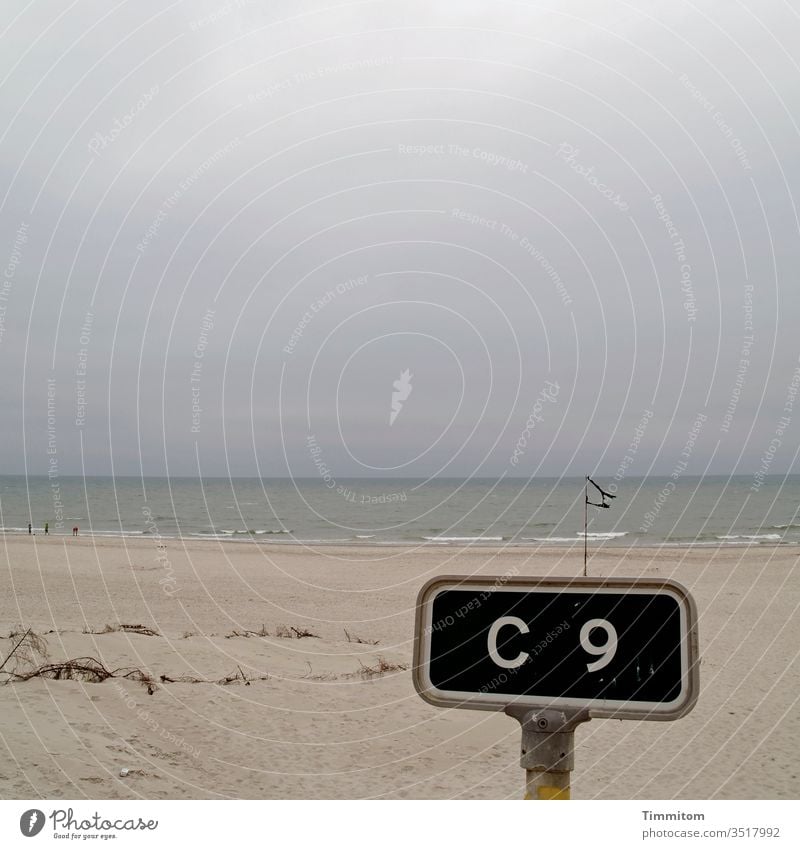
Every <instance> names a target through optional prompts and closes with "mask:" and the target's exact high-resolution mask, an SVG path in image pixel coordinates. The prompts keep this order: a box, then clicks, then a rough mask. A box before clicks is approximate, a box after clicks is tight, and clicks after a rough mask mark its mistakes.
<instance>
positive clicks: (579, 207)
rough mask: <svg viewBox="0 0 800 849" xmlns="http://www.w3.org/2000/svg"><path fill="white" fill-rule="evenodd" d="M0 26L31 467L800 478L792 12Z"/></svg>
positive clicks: (472, 14)
mask: <svg viewBox="0 0 800 849" xmlns="http://www.w3.org/2000/svg"><path fill="white" fill-rule="evenodd" d="M3 10H4V11H3V15H4V19H3V21H2V38H1V39H0V47H1V48H2V49H0V109H1V114H2V115H3V116H4V121H3V122H2V127H0V162H1V164H2V171H1V172H0V203H1V204H2V206H1V207H0V216H1V218H0V220H1V222H2V231H1V233H2V244H0V262H2V264H3V273H2V279H0V322H2V323H0V362H1V363H2V375H3V415H2V418H1V419H0V428H1V429H2V433H0V461H1V464H0V468H2V471H3V472H6V473H24V472H26V471H27V472H28V473H43V472H46V471H47V470H48V468H49V464H50V461H51V459H53V458H55V459H57V461H58V467H59V471H60V473H62V474H65V473H80V472H81V471H82V470H83V471H85V472H86V473H89V474H111V473H114V474H138V473H139V472H140V471H143V472H144V473H146V474H166V473H169V474H174V475H195V474H198V473H202V474H204V475H226V474H234V475H255V474H262V475H269V476H273V475H298V476H314V475H317V474H319V473H320V471H321V470H322V471H324V469H323V464H324V466H325V467H326V468H330V469H331V471H332V472H333V473H334V474H335V475H337V476H338V477H345V476H358V475H412V476H422V475H429V474H434V473H437V474H441V475H445V476H468V475H479V476H497V475H503V474H511V475H526V476H528V475H532V474H539V475H544V474H546V475H561V474H585V473H587V472H592V471H596V472H598V473H600V474H605V475H613V474H614V473H615V472H616V471H617V470H619V469H620V468H624V471H625V473H626V474H627V475H646V474H653V473H661V474H669V473H670V472H671V471H673V470H674V469H675V468H676V464H679V463H685V464H686V466H685V467H682V473H685V474H704V473H718V474H729V473H737V472H738V473H753V472H756V471H758V470H759V469H760V468H761V469H763V467H764V463H765V462H766V463H767V468H768V470H769V471H770V472H771V473H782V472H785V471H787V470H792V469H794V470H797V466H796V463H795V458H796V452H797V446H798V445H800V440H799V439H798V434H800V400H798V401H797V403H796V404H793V399H794V393H795V392H796V390H797V389H798V384H799V383H800V371H798V366H800V362H799V361H798V357H799V356H800V287H799V286H798V268H800V239H799V238H798V230H799V228H798V211H797V208H796V203H795V195H796V192H797V186H798V178H799V177H800V160H798V156H797V150H798V141H799V139H798V135H799V133H798V125H797V123H796V122H797V120H798V117H797V116H798V115H800V110H799V109H798V105H800V102H799V98H798V94H799V93H800V64H798V62H799V61H800V49H798V45H800V17H798V13H797V12H796V11H795V10H793V9H792V8H791V5H790V4H788V3H785V2H778V0H770V2H761V3H757V2H755V0H749V2H743V3H740V2H734V3H731V2H727V0H725V2H723V0H718V2H711V0H708V2H701V3H695V4H691V3H680V2H644V3H621V2H595V1H594V0H592V2H589V0H585V2H569V0H567V2H564V0H558V2H556V0H545V1H544V2H537V3H532V2H531V3H529V2H495V0H493V2H488V0H487V2H458V3H456V2H431V0H424V2H422V1H421V0H420V2H416V1H415V0H408V2H403V3H397V2H395V3H391V2H373V1H372V0H368V1H367V2H347V3H339V4H335V3H331V4H323V3H319V2H307V1H306V2H303V0H301V2H292V3H288V2H284V3H273V2H270V3H258V2H249V3H248V2H245V0H239V2H236V0H228V2H227V3H226V2H220V0H211V2H205V3H196V2H192V3H188V2H184V3H180V2H178V3H173V4H172V5H169V6H165V4H163V3H161V2H147V0H139V1H138V2H127V3H118V4H116V5H112V4H111V3H101V2H78V3H75V4H73V5H72V6H69V7H67V8H65V10H64V11H62V12H61V13H60V16H59V17H54V15H55V12H54V11H53V7H52V5H50V4H46V3H41V2H39V3H37V2H34V3H28V2H21V0H9V1H8V2H6V3H5V4H4V6H3ZM405 371H407V372H408V376H407V377H401V375H402V373H403V372H405ZM84 372H85V374H84ZM49 381H50V382H49ZM793 381H794V382H793ZM398 387H399V388H398ZM48 391H49V396H48ZM393 393H396V394H395V397H394V405H393ZM48 404H49V407H48ZM48 452H49V453H48ZM53 452H55V453H53Z"/></svg>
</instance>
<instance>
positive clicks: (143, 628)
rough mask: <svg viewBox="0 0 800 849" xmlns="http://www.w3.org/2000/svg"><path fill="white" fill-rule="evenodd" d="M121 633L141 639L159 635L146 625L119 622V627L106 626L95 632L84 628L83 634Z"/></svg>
mask: <svg viewBox="0 0 800 849" xmlns="http://www.w3.org/2000/svg"><path fill="white" fill-rule="evenodd" d="M119 632H123V633H126V634H141V636H143V637H160V636H161V635H160V634H159V633H158V631H156V630H155V629H154V628H148V627H147V625H127V624H125V623H123V622H121V623H120V624H119V625H106V626H105V628H103V629H102V630H100V631H95V630H93V629H92V628H84V629H83V633H84V634H117V633H119Z"/></svg>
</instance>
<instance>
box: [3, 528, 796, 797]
mask: <svg viewBox="0 0 800 849" xmlns="http://www.w3.org/2000/svg"><path fill="white" fill-rule="evenodd" d="M163 542H164V543H165V544H166V548H162V549H159V548H157V546H156V545H155V544H154V542H153V540H147V539H130V538H128V539H114V538H94V539H92V538H91V537H88V536H82V537H79V538H71V537H56V536H51V537H49V538H44V537H43V536H41V535H38V536H34V537H27V536H7V537H5V538H4V539H3V540H2V546H0V548H1V549H2V554H1V555H0V556H1V557H2V565H1V566H0V590H1V592H0V633H2V637H3V639H1V640H0V654H2V657H3V658H4V657H5V656H6V654H7V653H8V652H9V651H10V650H11V648H12V647H13V645H14V643H15V642H16V639H17V638H14V637H11V636H10V635H11V634H14V633H18V632H20V630H23V631H24V630H25V629H27V628H32V629H33V630H34V631H35V632H36V633H37V634H39V635H41V636H43V637H44V639H45V640H46V657H45V656H41V657H38V658H37V657H34V658H32V661H33V662H34V663H35V662H41V663H44V662H57V661H63V660H67V659H71V658H78V657H92V658H96V659H97V660H99V661H101V662H102V664H103V665H104V666H105V667H106V668H107V669H109V670H115V669H119V668H125V667H135V668H136V669H138V670H141V671H142V672H143V673H145V674H146V675H147V676H148V677H150V678H152V680H153V682H154V684H153V685H151V686H150V689H151V690H152V694H150V693H148V685H147V684H146V683H142V682H140V681H137V680H133V679H130V678H123V677H114V678H110V679H108V680H106V681H104V682H102V683H87V682H82V681H75V680H43V679H41V678H34V679H32V680H28V681H16V682H12V683H8V684H6V685H4V686H0V710H2V716H3V718H4V721H3V723H2V729H0V739H1V740H2V746H3V753H4V757H3V764H2V766H0V797H2V798H37V797H51V798H62V799H63V798H72V799H80V798H101V799H102V798H155V799H163V798H256V799H258V798H298V799H305V798H436V799H443V798H500V799H516V798H519V797H520V795H521V788H522V784H523V772H522V770H521V769H520V767H519V765H518V758H519V729H518V725H517V723H516V722H515V721H513V720H511V719H509V718H507V717H506V716H504V715H502V714H495V713H490V712H482V711H468V710H443V709H437V708H434V707H431V706H429V705H427V704H426V703H424V702H423V701H422V700H421V699H420V698H419V696H418V695H417V694H416V693H415V691H414V688H413V686H412V681H411V672H410V668H409V667H410V663H411V655H412V638H413V615H414V601H415V598H416V594H417V591H418V589H419V587H420V586H421V585H422V584H423V583H424V581H425V580H427V579H428V578H430V577H433V576H435V575H438V574H444V573H451V574H452V573H459V574H476V573H483V574H515V575H564V576H570V575H578V574H580V571H581V567H582V550H579V549H578V548H574V549H572V550H559V549H554V548H546V549H544V548H539V549H520V548H515V549H505V550H492V549H488V548H472V549H469V550H463V549H460V548H457V547H451V546H450V547H445V546H433V547H427V548H418V549H409V550H405V549H400V548H388V547H384V548H377V547H376V548H369V547H359V548H335V547H326V548H324V549H317V550H316V551H315V550H310V549H306V548H303V547H301V546H290V545H272V546H269V545H263V546H256V545H249V544H236V543H220V542H205V541H201V542H194V541H186V542H184V541H181V540H166V541H163ZM589 571H590V574H591V575H593V576H610V575H618V576H644V575H653V576H660V577H672V578H676V579H677V580H679V581H681V582H682V583H683V584H685V585H686V586H687V587H688V588H689V589H690V590H691V591H692V593H693V594H694V597H695V600H696V602H697V606H698V611H699V623H700V644H701V657H702V663H701V691H700V700H699V703H698V705H697V707H696V708H695V710H694V711H693V712H692V713H691V714H690V715H689V716H687V717H685V718H684V719H682V720H678V721H676V722H665V723H661V722H633V721H627V722H619V721H613V720H593V721H591V722H590V723H588V724H586V725H584V726H582V727H581V728H580V729H579V730H578V732H577V735H576V744H577V747H576V770H575V773H574V775H573V797H574V798H581V799H595V798H600V799H618V798H796V797H797V796H798V795H800V777H798V768H797V765H796V751H797V749H798V746H800V710H798V699H799V698H800V660H799V659H798V654H799V651H798V645H800V633H799V632H800V617H799V616H798V606H799V605H800V581H798V577H799V576H800V570H798V568H797V554H796V550H795V549H794V548H793V547H777V546H764V545H761V546H757V547H755V546H754V547H730V546H729V547H726V548H714V547H708V548H694V549H679V548H663V549H661V550H654V549H644V548H636V549H622V548H608V547H607V548H603V549H602V550H596V551H595V552H594V553H593V556H592V559H591V562H590V570H589ZM120 625H141V626H144V627H145V628H146V629H149V630H151V631H153V632H155V634H152V635H151V634H141V633H131V632H129V631H125V630H115V629H118V627H119V626H120ZM106 626H109V630H108V631H107V633H102V631H104V630H105V629H106ZM92 632H94V633H92ZM305 632H310V633H311V634H313V635H315V636H299V635H301V634H304V633H305ZM345 632H347V633H348V634H349V635H350V639H349V640H348V638H347V636H346V633H345ZM357 640H362V641H363V642H358V641H357ZM13 665H14V664H13V662H12V666H13ZM30 668H32V666H31V664H30V663H29V664H27V665H26V664H24V663H22V664H19V665H18V666H17V669H18V671H24V670H25V669H30ZM381 669H383V670H384V671H380V670H381ZM161 676H166V678H168V679H173V680H167V681H162V680H161ZM181 678H183V679H184V680H183V681H181V680H176V679H181ZM226 678H230V679H233V680H231V681H230V682H229V683H220V682H224V681H225V679H226ZM187 679H192V680H187ZM245 679H246V680H247V682H248V683H245ZM123 769H127V770H129V772H128V774H127V775H126V776H124V777H121V776H120V770H123Z"/></svg>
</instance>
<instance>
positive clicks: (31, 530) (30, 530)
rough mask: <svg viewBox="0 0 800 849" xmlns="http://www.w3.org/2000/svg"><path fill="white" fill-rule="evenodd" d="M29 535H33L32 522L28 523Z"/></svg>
mask: <svg viewBox="0 0 800 849" xmlns="http://www.w3.org/2000/svg"><path fill="white" fill-rule="evenodd" d="M28 533H29V534H32V533H33V528H32V527H31V523H30V522H28Z"/></svg>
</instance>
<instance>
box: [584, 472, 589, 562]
mask: <svg viewBox="0 0 800 849" xmlns="http://www.w3.org/2000/svg"><path fill="white" fill-rule="evenodd" d="M588 531H589V478H586V483H585V484H584V485H583V577H584V578H585V577H586V561H587V559H588V548H589V544H588V537H589V535H588Z"/></svg>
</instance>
